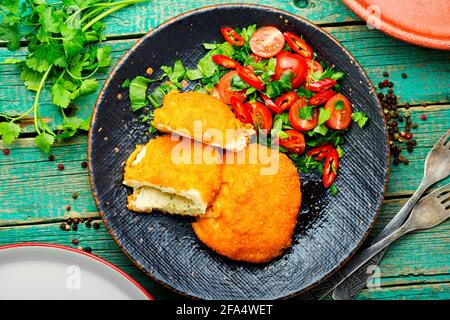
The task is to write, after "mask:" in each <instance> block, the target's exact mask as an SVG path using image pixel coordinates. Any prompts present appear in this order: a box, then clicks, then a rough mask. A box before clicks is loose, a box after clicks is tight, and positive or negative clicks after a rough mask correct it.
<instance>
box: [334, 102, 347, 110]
mask: <svg viewBox="0 0 450 320" xmlns="http://www.w3.org/2000/svg"><path fill="white" fill-rule="evenodd" d="M344 105H345V104H344V101H342V100H338V101H335V102H334V108H335V109H336V110H342V109H344Z"/></svg>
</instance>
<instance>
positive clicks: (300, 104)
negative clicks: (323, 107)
mask: <svg viewBox="0 0 450 320" xmlns="http://www.w3.org/2000/svg"><path fill="white" fill-rule="evenodd" d="M304 107H306V100H305V99H301V98H300V99H297V100H296V101H294V103H293V104H292V106H291V108H290V109H289V123H290V124H291V126H292V127H293V128H294V129H296V130H298V131H301V132H305V131H309V130H312V129H314V128H315V127H316V126H317V124H318V123H319V110H318V109H317V108H314V110H313V115H312V119H310V120H303V119H302V118H300V117H299V115H298V110H299V109H300V108H304Z"/></svg>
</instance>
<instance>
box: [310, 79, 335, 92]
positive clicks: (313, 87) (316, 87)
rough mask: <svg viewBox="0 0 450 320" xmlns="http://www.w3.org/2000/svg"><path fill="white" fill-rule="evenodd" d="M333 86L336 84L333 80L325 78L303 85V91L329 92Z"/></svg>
mask: <svg viewBox="0 0 450 320" xmlns="http://www.w3.org/2000/svg"><path fill="white" fill-rule="evenodd" d="M335 85H337V82H336V81H335V80H333V79H330V78H326V79H323V80H320V81H317V82H313V83H307V84H306V85H305V89H307V90H310V91H314V92H324V91H328V90H330V89H331V88H333V87H334V86H335Z"/></svg>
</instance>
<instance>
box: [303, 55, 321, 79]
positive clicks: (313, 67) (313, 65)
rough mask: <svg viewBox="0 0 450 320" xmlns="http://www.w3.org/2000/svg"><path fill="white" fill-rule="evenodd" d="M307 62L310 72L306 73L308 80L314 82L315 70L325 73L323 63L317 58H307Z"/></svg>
mask: <svg viewBox="0 0 450 320" xmlns="http://www.w3.org/2000/svg"><path fill="white" fill-rule="evenodd" d="M306 63H307V64H308V74H307V75H306V82H307V83H311V82H313V80H312V74H313V73H315V72H320V73H323V68H322V65H321V64H320V63H318V62H317V61H316V60H311V59H306Z"/></svg>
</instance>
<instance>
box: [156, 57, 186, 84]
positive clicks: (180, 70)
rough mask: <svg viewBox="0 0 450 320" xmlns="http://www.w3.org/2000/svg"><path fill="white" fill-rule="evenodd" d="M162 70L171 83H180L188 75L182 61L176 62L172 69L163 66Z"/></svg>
mask: <svg viewBox="0 0 450 320" xmlns="http://www.w3.org/2000/svg"><path fill="white" fill-rule="evenodd" d="M161 70H163V71H164V73H165V75H167V77H168V78H169V79H170V81H172V82H175V83H178V82H179V81H180V80H181V79H182V78H183V77H184V75H185V74H186V69H185V68H184V67H183V63H182V62H181V60H177V61H175V64H174V66H173V68H172V67H168V66H162V67H161Z"/></svg>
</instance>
